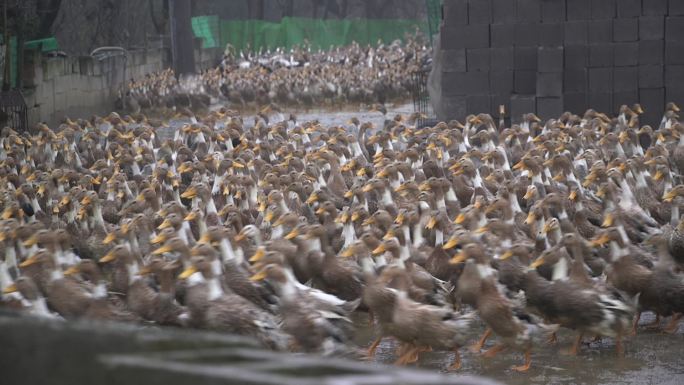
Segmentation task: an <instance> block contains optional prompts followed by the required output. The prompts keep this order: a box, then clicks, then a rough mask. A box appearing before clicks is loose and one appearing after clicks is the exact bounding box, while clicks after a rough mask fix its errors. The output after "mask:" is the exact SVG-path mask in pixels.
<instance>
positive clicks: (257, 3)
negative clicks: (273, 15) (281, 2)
mask: <svg viewBox="0 0 684 385" xmlns="http://www.w3.org/2000/svg"><path fill="white" fill-rule="evenodd" d="M247 9H248V10H249V11H248V12H249V18H250V19H256V20H263V19H264V0H247Z"/></svg>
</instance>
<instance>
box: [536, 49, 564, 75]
mask: <svg viewBox="0 0 684 385" xmlns="http://www.w3.org/2000/svg"><path fill="white" fill-rule="evenodd" d="M537 69H538V70H539V71H540V72H556V71H557V72H560V71H563V47H562V46H559V47H539V48H538V49H537Z"/></svg>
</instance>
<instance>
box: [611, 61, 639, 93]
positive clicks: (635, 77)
mask: <svg viewBox="0 0 684 385" xmlns="http://www.w3.org/2000/svg"><path fill="white" fill-rule="evenodd" d="M638 89H639V70H638V67H635V66H632V67H616V68H614V69H613V91H616V92H620V91H636V90H638Z"/></svg>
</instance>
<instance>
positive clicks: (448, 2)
mask: <svg viewBox="0 0 684 385" xmlns="http://www.w3.org/2000/svg"><path fill="white" fill-rule="evenodd" d="M443 10H444V19H445V20H449V23H450V24H462V25H465V24H468V1H467V0H445V1H444V5H443Z"/></svg>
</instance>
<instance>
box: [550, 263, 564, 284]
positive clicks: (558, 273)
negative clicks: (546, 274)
mask: <svg viewBox="0 0 684 385" xmlns="http://www.w3.org/2000/svg"><path fill="white" fill-rule="evenodd" d="M567 277H568V260H567V259H566V258H565V257H560V259H559V260H558V262H556V264H555V265H553V274H552V275H551V280H552V281H558V280H561V279H566V278H567Z"/></svg>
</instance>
